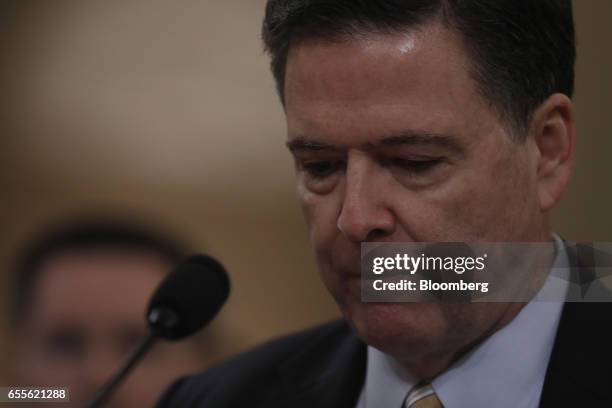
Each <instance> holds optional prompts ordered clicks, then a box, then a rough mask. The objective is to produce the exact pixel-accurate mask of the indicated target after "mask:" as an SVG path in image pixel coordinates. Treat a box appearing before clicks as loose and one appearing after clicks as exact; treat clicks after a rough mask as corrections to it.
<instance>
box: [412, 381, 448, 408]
mask: <svg viewBox="0 0 612 408" xmlns="http://www.w3.org/2000/svg"><path fill="white" fill-rule="evenodd" d="M404 408H443V407H442V403H441V402H440V400H439V399H438V396H437V395H436V393H435V392H434V390H433V388H431V385H429V384H425V385H422V386H417V387H415V388H414V389H413V390H412V391H410V393H409V394H408V396H407V397H406V401H405V402H404Z"/></svg>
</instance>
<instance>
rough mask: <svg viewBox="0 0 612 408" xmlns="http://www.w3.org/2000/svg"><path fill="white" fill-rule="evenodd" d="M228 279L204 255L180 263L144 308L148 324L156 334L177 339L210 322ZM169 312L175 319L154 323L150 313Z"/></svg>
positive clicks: (225, 292) (222, 299)
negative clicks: (158, 323)
mask: <svg viewBox="0 0 612 408" xmlns="http://www.w3.org/2000/svg"><path fill="white" fill-rule="evenodd" d="M229 291H230V282H229V278H228V276H227V273H226V272H225V269H224V268H223V266H222V265H221V264H220V263H219V262H217V261H216V260H215V259H213V258H211V257H209V256H206V255H194V256H191V257H189V258H187V259H185V260H184V261H182V262H180V263H179V264H178V265H177V266H176V267H175V268H174V269H173V270H172V272H170V274H169V275H168V276H167V277H166V278H165V279H164V280H163V281H162V283H161V284H160V285H159V287H158V288H157V290H156V291H155V293H154V294H153V297H152V298H151V301H150V303H149V308H148V310H147V317H148V321H149V326H150V328H151V330H153V331H154V332H155V333H156V334H157V335H158V336H159V337H162V338H166V339H169V340H177V339H181V338H183V337H187V336H189V335H191V334H193V333H195V332H196V331H198V330H199V329H200V328H202V327H203V326H204V325H206V324H207V323H209V322H210V321H211V320H212V319H213V317H215V315H216V314H217V312H218V311H219V309H221V306H223V303H225V300H226V299H227V297H228V296H229ZM154 311H155V312H157V313H159V312H160V311H162V312H168V311H169V312H170V313H172V314H173V315H175V316H173V317H175V318H176V321H175V322H174V323H173V324H172V325H170V326H168V327H159V326H154V325H153V324H152V323H151V321H150V316H151V313H152V312H154Z"/></svg>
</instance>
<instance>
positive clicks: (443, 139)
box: [287, 131, 463, 152]
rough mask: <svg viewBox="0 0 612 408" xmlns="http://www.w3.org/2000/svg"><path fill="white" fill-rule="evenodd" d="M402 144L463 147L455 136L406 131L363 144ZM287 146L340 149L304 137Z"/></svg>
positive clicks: (292, 149) (292, 150) (395, 145)
mask: <svg viewBox="0 0 612 408" xmlns="http://www.w3.org/2000/svg"><path fill="white" fill-rule="evenodd" d="M403 145H420V146H439V147H443V148H446V149H448V150H452V151H455V152H460V151H462V150H463V149H462V148H461V144H460V143H459V142H458V141H457V140H456V138H454V137H452V136H449V135H444V134H440V133H434V132H416V131H406V132H402V133H400V134H398V135H394V136H387V137H383V138H382V139H380V140H377V141H376V142H369V143H367V144H366V145H365V147H366V148H368V149H376V148H378V147H397V146H403ZM287 148H288V149H289V150H290V151H291V152H297V151H326V152H339V151H341V150H342V148H340V147H339V146H336V145H333V144H329V143H323V142H318V141H316V140H311V139H308V138H306V137H297V138H295V139H293V140H290V141H288V142H287Z"/></svg>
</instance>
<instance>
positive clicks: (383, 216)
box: [285, 23, 549, 359]
mask: <svg viewBox="0 0 612 408" xmlns="http://www.w3.org/2000/svg"><path fill="white" fill-rule="evenodd" d="M468 69H469V61H468V58H467V56H466V54H465V52H464V51H463V48H462V45H461V42H460V41H459V39H458V38H457V37H456V36H455V35H454V34H452V33H451V32H449V31H448V30H446V29H445V28H443V27H442V26H441V25H440V24H437V23H435V24H434V23H432V24H429V25H427V26H426V27H424V28H423V29H421V30H419V31H415V32H411V33H409V34H397V35H380V36H375V35H373V36H369V37H367V38H364V39H356V40H351V41H346V42H344V41H337V42H326V41H322V40H318V39H312V40H306V41H302V42H298V43H296V44H295V45H294V46H293V47H292V49H291V52H290V55H289V59H288V66H287V72H286V87H285V98H286V115H287V124H288V135H289V145H290V148H291V150H292V152H293V154H294V157H295V161H296V168H297V179H298V181H297V184H298V194H299V197H300V199H301V202H302V205H303V208H304V212H305V216H306V219H307V222H308V225H309V230H310V238H311V243H312V246H313V247H314V250H315V254H316V258H317V262H318V266H319V269H320V272H321V275H322V278H323V281H324V283H325V284H326V286H327V287H328V289H329V290H330V292H331V293H332V295H333V296H334V298H335V299H336V301H337V302H338V304H339V305H340V308H341V309H342V311H343V313H344V314H345V316H346V317H347V319H348V321H349V322H350V323H351V324H352V325H353V326H354V327H355V328H356V330H357V332H358V333H359V335H360V336H361V337H362V338H363V339H364V340H366V341H367V342H368V343H370V344H373V345H374V346H377V347H378V348H381V349H383V351H388V352H391V353H392V354H395V355H397V353H398V350H400V349H401V350H404V351H405V352H406V358H407V359H409V358H410V355H414V353H413V352H414V351H415V350H418V351H419V356H420V357H421V356H422V355H423V353H427V352H431V353H434V352H439V351H440V349H441V348H444V347H445V346H448V348H449V349H453V348H455V349H456V348H457V347H458V346H461V345H467V344H468V343H470V342H471V341H475V340H476V339H477V338H478V337H479V336H480V335H482V334H483V332H484V331H485V330H487V329H488V328H491V327H492V326H493V325H494V324H495V322H496V321H497V320H498V319H499V318H500V316H501V315H503V314H504V313H505V311H507V310H509V309H508V307H509V305H507V304H506V305H504V304H495V305H486V306H478V305H463V306H456V305H455V306H449V305H447V306H444V305H434V304H396V305H393V304H362V303H361V301H360V285H359V283H360V282H359V279H360V243H361V242H362V241H476V240H481V241H539V240H545V239H548V238H549V237H547V236H546V222H545V217H544V214H543V213H542V211H541V210H540V206H539V203H538V198H537V190H536V168H537V149H536V146H535V144H534V142H533V141H531V140H528V141H527V142H525V143H514V142H513V141H512V140H511V136H510V134H509V131H508V129H507V127H506V126H504V124H503V123H502V121H501V120H500V119H499V117H498V115H497V114H496V113H495V111H494V110H493V109H492V107H491V106H490V105H489V104H488V103H487V102H486V101H485V100H484V99H483V98H482V97H481V96H480V94H478V93H477V91H476V86H475V83H474V81H473V80H472V78H471V77H470V75H469V73H468Z"/></svg>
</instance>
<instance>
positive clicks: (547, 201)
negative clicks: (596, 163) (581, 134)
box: [532, 93, 576, 211]
mask: <svg viewBox="0 0 612 408" xmlns="http://www.w3.org/2000/svg"><path fill="white" fill-rule="evenodd" d="M532 131H533V141H534V142H535V145H536V148H537V151H538V153H539V155H538V163H537V175H536V177H537V189H538V198H539V201H540V209H541V210H542V211H546V210H549V209H550V208H552V207H553V206H554V205H555V204H556V203H557V202H558V201H559V199H560V198H561V194H562V193H563V191H564V190H565V187H566V186H567V183H568V181H569V178H570V175H571V172H572V164H573V161H574V156H575V152H576V115H575V113H574V106H573V104H572V101H571V100H570V99H569V98H568V97H567V96H566V95H563V94H560V93H557V94H554V95H551V96H550V97H549V98H548V99H547V100H546V101H545V102H544V103H543V104H542V105H540V107H539V108H538V109H537V110H536V112H535V113H534V116H533V120H532Z"/></svg>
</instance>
